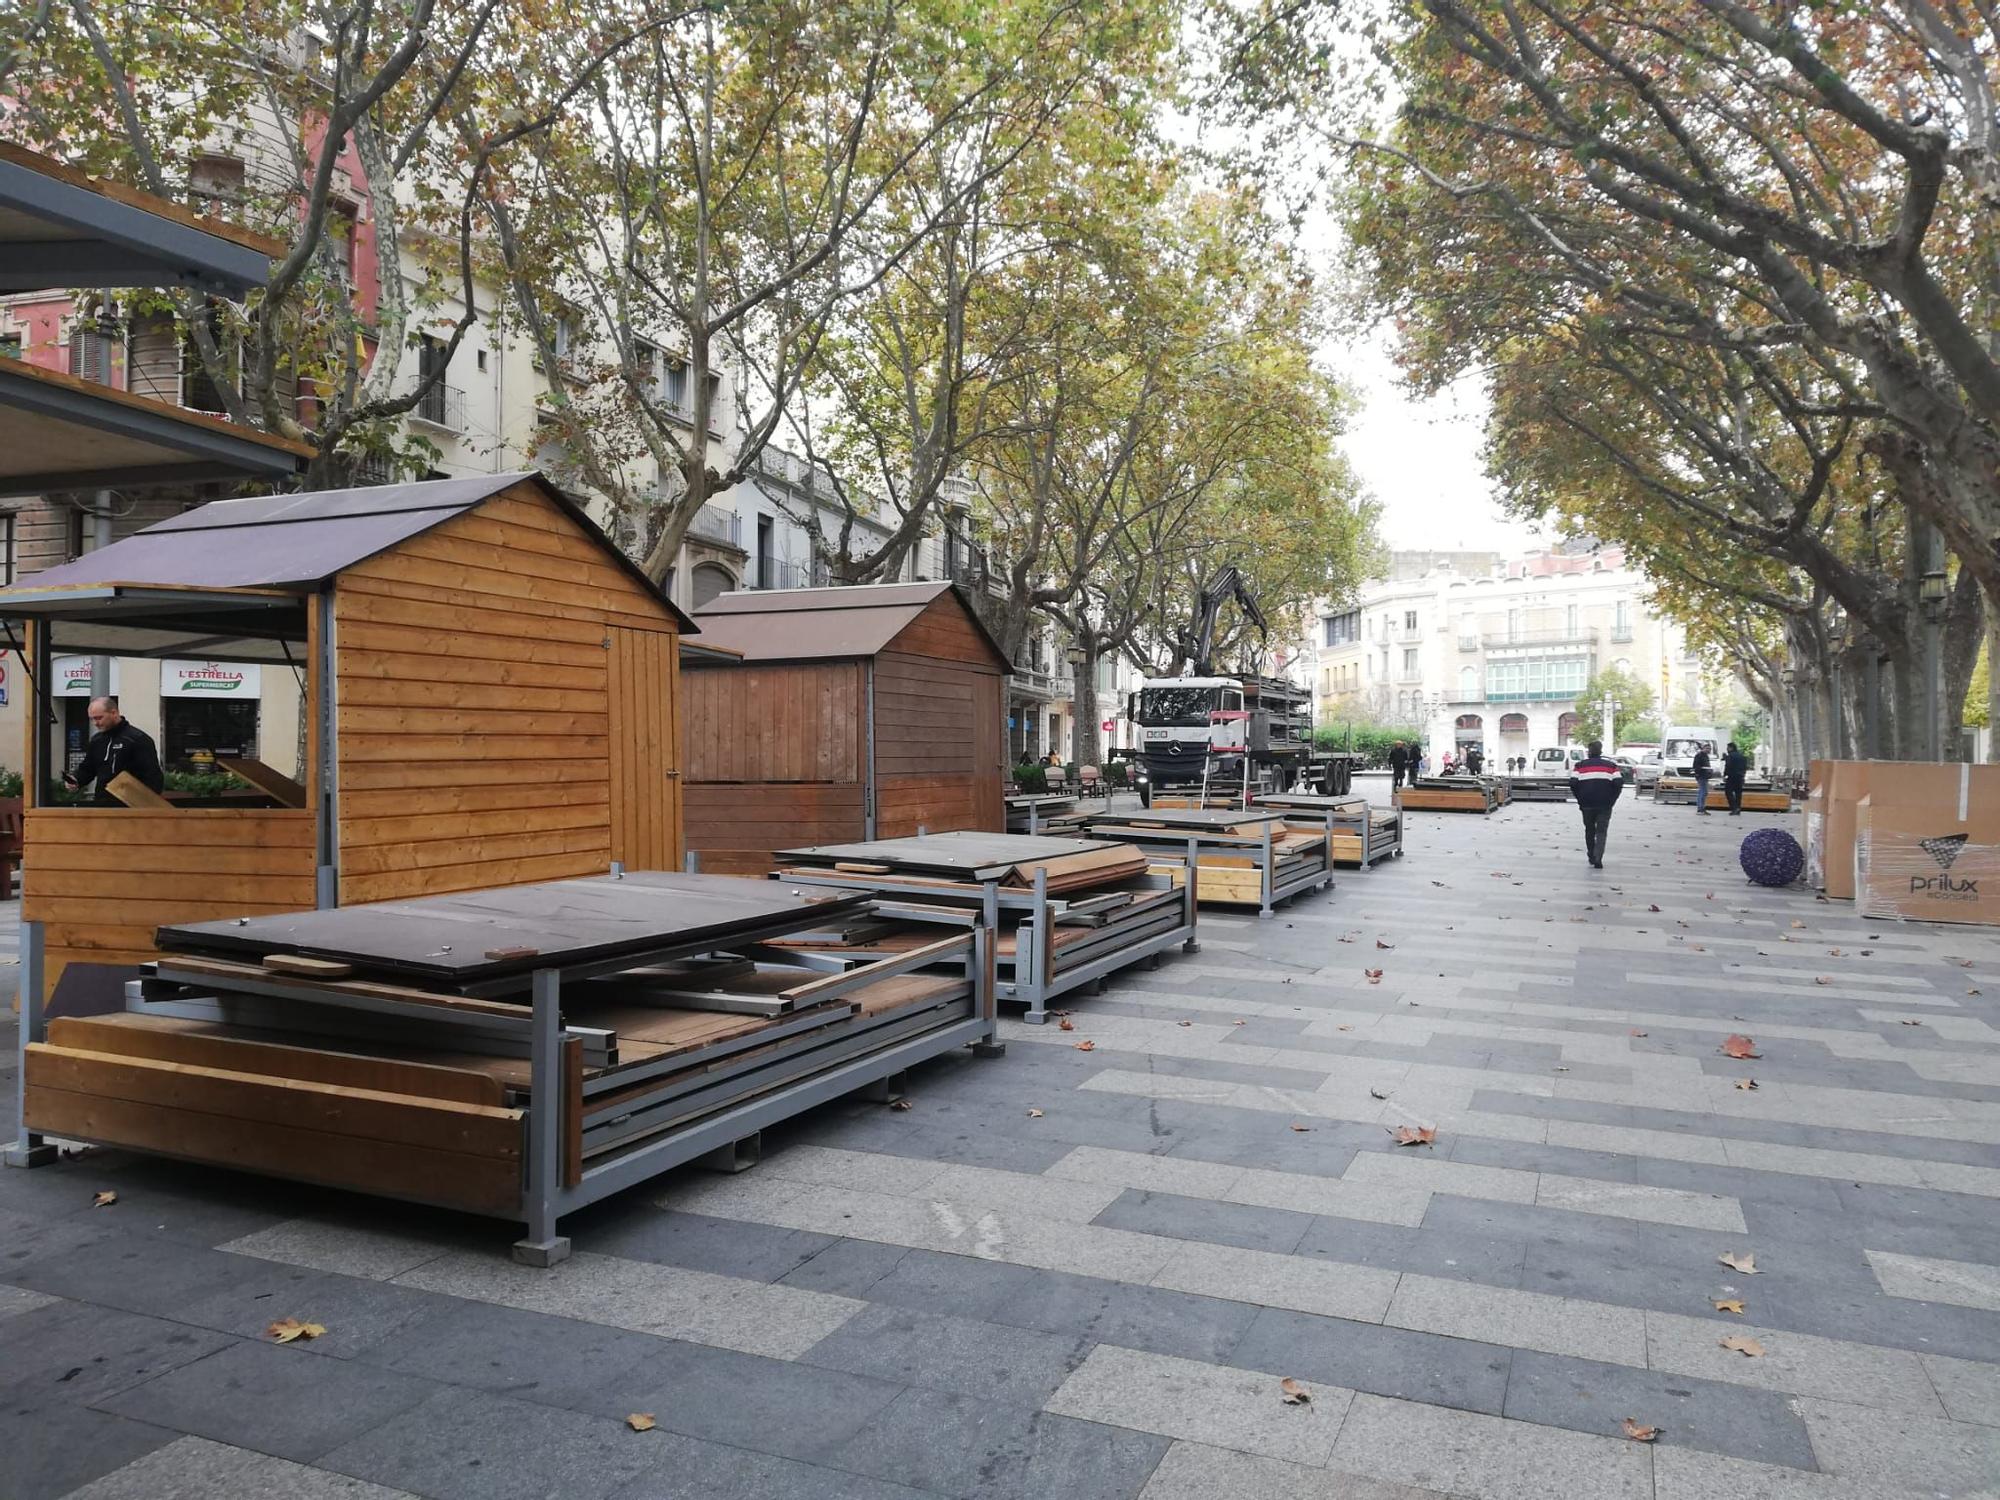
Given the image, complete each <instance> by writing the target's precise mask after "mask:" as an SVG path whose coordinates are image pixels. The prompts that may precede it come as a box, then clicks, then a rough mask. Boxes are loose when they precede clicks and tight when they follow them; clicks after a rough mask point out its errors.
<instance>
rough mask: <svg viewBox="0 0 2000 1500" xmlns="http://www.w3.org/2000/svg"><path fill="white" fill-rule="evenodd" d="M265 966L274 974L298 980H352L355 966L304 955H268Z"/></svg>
mask: <svg viewBox="0 0 2000 1500" xmlns="http://www.w3.org/2000/svg"><path fill="white" fill-rule="evenodd" d="M263 966H264V967H265V968H266V969H269V970H270V971H271V972H272V973H274V974H284V975H288V976H290V977H293V978H297V979H352V978H353V977H354V965H353V964H343V963H336V962H334V961H333V960H332V959H330V958H308V957H307V956H306V955H305V954H303V953H267V954H265V955H264V960H263Z"/></svg>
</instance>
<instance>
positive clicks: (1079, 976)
mask: <svg viewBox="0 0 2000 1500" xmlns="http://www.w3.org/2000/svg"><path fill="white" fill-rule="evenodd" d="M1185 843H1186V848H1187V852H1186V855H1185V858H1186V859H1187V860H1188V861H1192V860H1193V858H1194V854H1195V843H1196V841H1195V840H1193V839H1188V840H1186V841H1185ZM772 878H773V879H776V880H783V881H785V882H787V883H788V884H792V885H816V886H826V887H831V888H834V889H844V890H868V891H872V892H874V893H875V894H876V895H878V896H898V897H906V898H909V900H911V901H921V902H953V901H970V900H976V901H977V902H978V903H979V907H980V910H981V912H982V913H983V916H984V920H985V923H986V925H987V927H988V928H989V929H990V930H991V931H993V932H995V933H996V934H997V932H998V931H999V923H1000V918H1001V916H1002V915H1003V914H1017V915H1018V917H1019V921H1018V922H1017V923H1016V924H1015V927H1014V933H1015V950H1014V958H1013V960H1012V962H1011V964H1010V963H1008V961H1007V958H1006V955H1005V954H1003V953H1001V952H1000V951H999V949H998V945H997V943H996V945H995V966H996V970H997V971H998V972H997V973H996V977H995V980H994V994H995V998H996V999H999V1000H1009V1001H1020V1002H1022V1003H1024V1004H1025V1005H1026V1006H1027V1007H1028V1010H1027V1014H1026V1016H1025V1017H1024V1018H1023V1019H1025V1020H1026V1021H1027V1022H1028V1023H1029V1024H1030V1025H1034V1026H1039V1025H1041V1024H1042V1023H1043V1022H1045V1021H1046V1020H1047V1019H1048V1012H1049V1003H1050V1002H1051V1001H1053V1000H1056V999H1059V998H1060V997H1062V996H1063V995H1066V994H1068V993H1069V992H1070V991H1071V990H1074V989H1077V988H1079V987H1080V986H1082V985H1085V984H1091V983H1097V984H1099V985H1100V986H1101V984H1102V981H1103V980H1104V979H1105V978H1106V977H1107V976H1109V975H1111V974H1114V973H1116V972H1117V971H1118V970H1120V969H1123V968H1128V967H1130V966H1131V965H1133V964H1135V963H1137V962H1139V960H1140V959H1142V958H1151V959H1153V961H1154V962H1155V963H1156V964H1157V963H1158V961H1159V955H1160V954H1162V953H1164V952H1166V951H1167V950H1168V949H1169V948H1172V947H1174V946H1175V945H1176V944H1178V945H1179V947H1180V949H1181V951H1182V952H1183V953H1199V952H1200V951H1201V942H1200V938H1199V936H1198V934H1197V931H1196V901H1195V890H1194V886H1193V884H1192V883H1191V882H1187V881H1183V882H1182V884H1181V899H1180V901H1179V902H1178V903H1171V904H1165V905H1162V906H1159V907H1153V908H1150V909H1149V910H1148V912H1147V913H1144V914H1142V918H1141V920H1140V921H1138V922H1136V923H1131V922H1128V923H1124V924H1120V923H1119V922H1118V921H1117V920H1116V919H1115V918H1114V919H1112V920H1109V921H1107V922H1106V924H1105V925H1104V926H1103V927H1102V928H1101V929H1099V933H1098V936H1096V937H1094V938H1090V939H1087V940H1085V941H1083V942H1080V943H1076V944H1071V945H1064V946H1062V947H1058V946H1057V945H1056V943H1055V929H1056V928H1057V926H1059V925H1060V924H1061V922H1062V919H1063V918H1064V917H1065V916H1067V915H1068V914H1069V913H1070V911H1071V909H1072V907H1081V906H1083V905H1085V904H1086V903H1088V902H1090V901H1092V900H1093V899H1094V898H1095V897H1096V896H1097V895H1099V894H1101V893H1095V892H1093V893H1089V894H1086V895H1084V896H1081V897H1079V898H1077V899H1076V900H1074V901H1071V900H1066V899H1064V898H1062V897H1060V896H1051V895H1050V894H1049V887H1048V871H1047V870H1045V869H1040V868H1038V869H1036V871H1035V873H1034V884H1033V885H1032V886H1030V887H1025V888H1024V887H1020V886H1008V885H1003V884H1001V882H1000V881H999V880H998V879H992V880H982V881H978V882H976V889H977V892H978V894H977V895H976V896H974V895H973V894H971V889H970V888H971V887H972V886H973V884H974V883H971V882H968V887H969V888H968V890H967V891H966V892H965V893H959V892H954V891H951V890H948V889H945V888H942V887H941V886H940V885H939V883H938V882H937V881H934V880H904V879H899V878H898V877H897V876H896V875H894V874H885V875H877V874H863V873H856V872H851V871H845V870H816V869H808V868H801V867H799V866H788V867H786V868H784V869H782V870H779V871H777V872H776V873H775V874H774V875H773V876H772ZM1136 878H1137V879H1138V880H1139V881H1142V882H1144V884H1143V886H1142V887H1141V888H1142V889H1145V890H1148V891H1164V890H1171V889H1173V880H1172V878H1171V877H1170V876H1165V875H1156V874H1149V875H1144V876H1139V877H1136ZM1130 884H1131V883H1130V882H1127V886H1128V888H1129V886H1130ZM878 909H879V910H881V911H882V912H883V913H884V914H885V915H890V916H902V915H904V914H906V913H908V912H910V911H911V910H912V908H911V907H910V906H909V905H906V904H903V903H898V904H896V905H894V906H883V907H879V908H878ZM1175 911H1178V915H1177V916H1175V915H1168V913H1172V912H1175ZM1135 926H1136V927H1139V928H1141V929H1142V930H1141V931H1139V932H1137V933H1136V934H1135V933H1134V932H1133V931H1132V930H1131V929H1132V928H1133V927H1135ZM1031 927H1032V929H1033V931H1034V940H1033V941H1032V942H1029V943H1026V944H1023V943H1022V942H1021V940H1020V935H1021V934H1022V933H1024V932H1026V931H1028V930H1029V929H1030V928H1031ZM1024 948H1025V950H1026V952H1025V955H1024V954H1023V949H1024ZM1003 966H1004V967H1003ZM1009 971H1011V974H1010V973H1009Z"/></svg>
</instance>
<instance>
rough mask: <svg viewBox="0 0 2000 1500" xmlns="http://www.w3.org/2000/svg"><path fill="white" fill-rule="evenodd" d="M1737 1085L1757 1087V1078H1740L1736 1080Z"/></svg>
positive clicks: (1741, 1087)
mask: <svg viewBox="0 0 2000 1500" xmlns="http://www.w3.org/2000/svg"><path fill="white" fill-rule="evenodd" d="M1736 1086H1737V1087H1738V1088H1739V1089H1754V1088H1755V1087H1757V1080H1756V1079H1754V1078H1739V1079H1737V1080H1736Z"/></svg>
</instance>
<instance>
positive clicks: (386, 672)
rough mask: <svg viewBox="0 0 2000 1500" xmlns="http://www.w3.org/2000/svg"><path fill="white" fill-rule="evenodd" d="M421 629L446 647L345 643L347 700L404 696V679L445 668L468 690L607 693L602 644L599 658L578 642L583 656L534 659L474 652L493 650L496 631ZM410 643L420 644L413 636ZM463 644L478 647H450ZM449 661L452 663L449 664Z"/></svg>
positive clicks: (429, 641) (430, 642)
mask: <svg viewBox="0 0 2000 1500" xmlns="http://www.w3.org/2000/svg"><path fill="white" fill-rule="evenodd" d="M357 628H359V627H357ZM397 628H400V627H377V629H378V630H382V629H388V630H394V629H397ZM411 634H412V636H416V635H418V634H419V632H415V631H412V632H411ZM421 634H422V641H423V644H424V645H426V646H433V647H442V648H446V649H439V650H432V651H417V650H399V649H391V648H385V647H382V646H379V645H358V644H357V645H343V647H342V650H341V655H340V672H339V676H340V690H341V696H342V699H343V701H347V702H354V703H377V702H382V701H384V700H383V699H381V698H379V697H374V696H354V695H357V694H374V693H381V692H388V693H390V694H393V695H394V696H392V697H391V698H390V699H388V700H387V701H390V702H396V703H401V702H405V701H407V694H408V691H409V690H408V688H407V686H405V684H407V683H409V682H412V681H429V680H434V679H436V678H438V677H439V676H441V675H444V674H449V675H450V677H451V680H452V681H453V682H454V683H456V684H458V685H459V687H460V688H462V689H463V690H464V691H467V692H471V691H484V690H486V689H490V688H518V689H520V690H522V691H524V692H538V691H539V692H547V691H557V692H561V693H564V694H571V693H575V694H583V695H588V696H591V697H594V698H596V699H598V700H600V701H601V700H602V699H603V696H604V691H605V688H604V662H603V655H604V653H603V649H602V648H601V647H600V648H598V650H597V659H596V660H592V659H591V657H590V656H589V655H588V653H589V651H590V650H591V648H590V647H588V646H578V647H573V648H568V649H570V650H571V651H573V652H574V653H575V654H576V655H577V656H578V657H580V658H582V659H581V661H579V662H564V661H529V660H526V659H524V658H522V657H518V656H514V655H506V656H501V657H488V656H485V655H482V654H474V652H475V651H485V650H490V649H491V646H490V641H491V637H487V636H464V637H460V636H458V635H457V634H456V633H455V632H447V633H446V636H445V638H444V639H442V640H440V639H439V638H438V637H437V636H435V635H433V634H431V633H429V632H423V633H421ZM411 644H415V642H414V640H413V641H412V642H411ZM459 644H463V645H464V646H467V647H470V648H473V649H472V650H453V649H449V648H451V647H453V646H455V645H459ZM446 661H448V662H449V665H446V664H445V663H446Z"/></svg>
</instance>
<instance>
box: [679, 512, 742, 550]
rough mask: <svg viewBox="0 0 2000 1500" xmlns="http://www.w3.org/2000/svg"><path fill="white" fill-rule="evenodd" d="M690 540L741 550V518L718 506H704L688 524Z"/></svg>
mask: <svg viewBox="0 0 2000 1500" xmlns="http://www.w3.org/2000/svg"><path fill="white" fill-rule="evenodd" d="M687 534H688V537H689V539H690V540H693V541H702V542H712V543H714V544H715V545H716V546H718V547H730V548H733V549H735V550H736V551H738V552H741V551H742V550H743V518H742V517H741V516H739V515H737V514H736V512H735V511H733V510H724V509H723V508H722V507H721V506H719V505H704V506H703V507H702V508H701V509H700V510H698V511H696V512H695V513H694V519H693V520H692V521H690V522H688V529H687Z"/></svg>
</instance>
